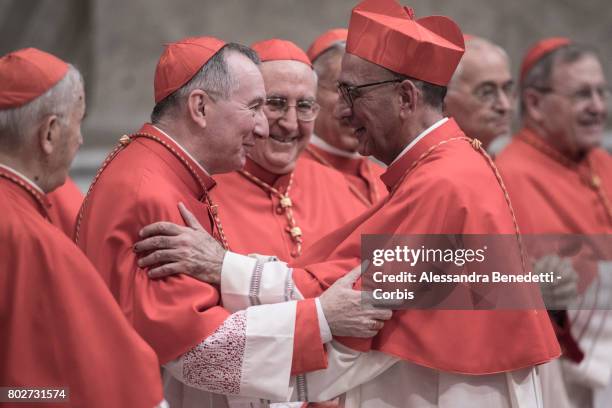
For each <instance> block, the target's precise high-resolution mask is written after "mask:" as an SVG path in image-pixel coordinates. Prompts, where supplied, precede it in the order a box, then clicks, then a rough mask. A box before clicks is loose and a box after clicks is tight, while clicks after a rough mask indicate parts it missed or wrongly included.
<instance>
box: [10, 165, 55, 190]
mask: <svg viewBox="0 0 612 408" xmlns="http://www.w3.org/2000/svg"><path fill="white" fill-rule="evenodd" d="M0 167H2V168H3V169H5V170H8V171H9V172H11V173H13V174H15V175H16V176H19V178H22V179H24V180H25V181H26V182H27V183H28V184H30V185H31V186H32V187H34V188H35V189H36V190H38V191H40V192H41V193H42V194H45V192H44V191H42V188H40V187H38V185H37V184H36V183H34V182H33V181H32V180H30V179H29V178H27V177H26V176H25V175H23V174H21V173H20V172H18V171H17V170H15V169H14V168H12V167H9V166H7V165H5V164H2V163H0Z"/></svg>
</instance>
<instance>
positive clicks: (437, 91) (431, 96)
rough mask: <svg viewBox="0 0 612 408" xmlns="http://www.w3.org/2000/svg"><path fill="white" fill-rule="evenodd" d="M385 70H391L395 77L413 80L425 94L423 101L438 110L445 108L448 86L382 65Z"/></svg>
mask: <svg viewBox="0 0 612 408" xmlns="http://www.w3.org/2000/svg"><path fill="white" fill-rule="evenodd" d="M381 68H383V69H384V70H386V71H388V72H390V73H391V74H392V75H393V79H399V80H402V81H405V80H409V81H411V82H412V83H413V84H414V85H415V86H416V87H417V88H418V89H419V90H420V91H421V93H422V94H423V102H424V103H425V105H427V106H429V107H430V108H433V109H435V110H438V111H443V110H444V98H445V97H446V91H447V88H446V87H445V86H442V85H436V84H432V83H431V82H427V81H423V80H420V79H415V78H412V77H409V76H407V75H403V74H398V73H397V72H394V71H391V70H390V69H387V68H384V67H381Z"/></svg>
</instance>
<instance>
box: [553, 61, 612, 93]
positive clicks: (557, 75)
mask: <svg viewBox="0 0 612 408" xmlns="http://www.w3.org/2000/svg"><path fill="white" fill-rule="evenodd" d="M606 83H607V81H606V77H605V75H604V72H603V67H602V65H601V62H600V61H599V58H597V56H595V55H594V54H585V55H583V56H582V57H580V58H579V59H577V60H576V61H572V62H566V63H557V64H554V65H553V68H552V72H551V84H552V85H553V86H555V85H557V86H566V87H569V88H578V87H581V86H590V85H593V86H601V85H605V84H606Z"/></svg>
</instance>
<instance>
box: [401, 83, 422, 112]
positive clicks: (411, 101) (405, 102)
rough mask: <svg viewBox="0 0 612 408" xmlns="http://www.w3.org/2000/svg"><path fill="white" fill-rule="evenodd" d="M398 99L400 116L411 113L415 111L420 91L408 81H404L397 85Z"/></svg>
mask: <svg viewBox="0 0 612 408" xmlns="http://www.w3.org/2000/svg"><path fill="white" fill-rule="evenodd" d="M398 88H399V99H400V115H406V114H410V113H413V112H414V111H415V109H416V106H417V102H418V100H419V98H420V97H421V91H420V90H419V88H417V86H416V85H415V84H414V82H412V81H411V80H409V79H406V80H404V81H402V82H400V84H399V87H398Z"/></svg>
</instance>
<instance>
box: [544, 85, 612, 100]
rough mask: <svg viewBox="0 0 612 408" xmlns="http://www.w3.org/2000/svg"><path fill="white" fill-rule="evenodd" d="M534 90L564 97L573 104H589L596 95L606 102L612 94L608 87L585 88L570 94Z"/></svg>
mask: <svg viewBox="0 0 612 408" xmlns="http://www.w3.org/2000/svg"><path fill="white" fill-rule="evenodd" d="M535 89H536V90H537V91H538V92H541V93H551V94H555V95H559V96H562V97H565V98H567V99H569V100H570V101H572V102H573V103H575V104H582V103H588V102H591V100H592V98H593V94H595V95H597V97H599V99H601V100H602V101H603V102H607V101H608V99H610V94H611V93H612V90H611V89H610V87H609V86H599V87H595V88H590V87H585V88H581V89H578V90H577V91H575V92H571V93H565V92H559V91H557V90H554V89H553V88H549V87H541V88H537V87H536V88H535Z"/></svg>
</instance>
